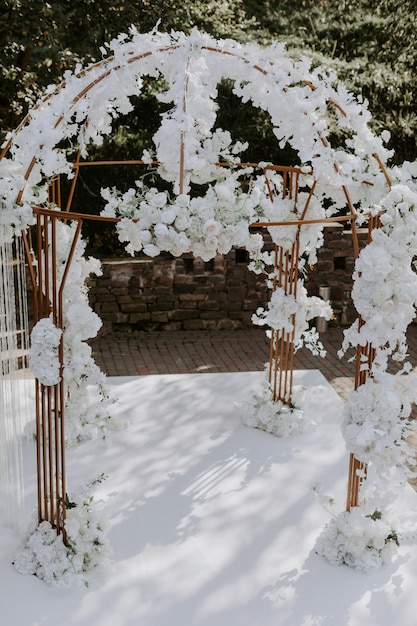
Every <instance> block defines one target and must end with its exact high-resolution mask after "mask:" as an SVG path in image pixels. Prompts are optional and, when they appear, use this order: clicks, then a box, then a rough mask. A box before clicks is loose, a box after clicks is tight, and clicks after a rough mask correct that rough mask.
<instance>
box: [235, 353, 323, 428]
mask: <svg viewBox="0 0 417 626" xmlns="http://www.w3.org/2000/svg"><path fill="white" fill-rule="evenodd" d="M268 365H269V364H268ZM266 378H267V380H266V383H265V385H264V387H263V388H262V389H261V390H260V392H258V393H254V394H253V396H252V398H251V401H250V402H248V403H247V404H245V405H243V406H242V410H243V418H242V421H243V423H244V424H245V425H246V426H250V427H251V428H258V429H259V430H264V431H266V432H267V433H271V434H272V435H275V436H276V437H291V436H293V435H298V434H300V433H302V432H304V431H305V430H307V429H308V428H309V427H310V426H311V423H310V422H309V420H307V419H306V418H305V414H304V401H305V391H306V390H305V388H304V387H301V386H296V387H294V388H293V390H292V396H291V402H289V403H287V402H282V401H281V400H276V399H274V393H273V389H272V387H271V384H270V383H269V382H268V377H266Z"/></svg>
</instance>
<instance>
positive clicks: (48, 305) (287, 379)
mask: <svg viewBox="0 0 417 626" xmlns="http://www.w3.org/2000/svg"><path fill="white" fill-rule="evenodd" d="M182 48H183V49H184V50H182ZM196 50H197V52H199V53H200V54H204V55H205V56H204V58H205V60H206V61H207V63H208V62H209V61H208V57H209V56H210V55H211V56H212V57H215V63H219V62H221V61H222V59H226V58H227V59H228V60H230V59H232V60H233V61H234V62H235V63H236V64H238V65H243V66H245V67H246V68H247V72H248V81H250V76H251V75H252V74H254V73H255V74H257V75H259V74H260V75H261V76H262V77H263V78H264V79H265V81H266V83H267V84H268V88H269V89H270V90H271V91H273V90H274V89H276V90H277V93H279V94H280V97H285V94H286V93H290V92H291V89H292V87H291V86H285V85H283V84H277V78H276V74H274V72H273V67H272V65H273V64H272V62H270V63H269V64H268V63H266V64H265V66H261V65H260V64H259V63H257V62H254V63H252V62H251V60H250V57H248V56H247V55H244V54H242V53H241V52H239V51H238V50H237V49H227V48H226V47H225V45H223V44H222V45H221V46H220V45H210V44H205V43H204V42H203V43H200V44H199V46H196V45H195V43H193V42H191V44H189V43H188V42H187V43H186V44H184V43H181V42H180V43H173V44H172V45H160V46H158V45H156V46H153V48H152V49H149V50H146V49H143V50H141V51H139V52H135V51H134V49H131V50H130V49H127V51H126V54H124V55H118V56H114V57H110V58H108V59H105V60H103V61H101V62H100V63H97V64H94V65H92V66H90V67H89V68H87V69H85V70H82V71H81V72H79V73H78V74H77V75H76V76H75V78H76V79H77V80H78V81H79V87H80V88H79V91H78V92H77V93H76V95H73V96H72V97H71V99H70V100H68V101H65V97H66V88H67V85H66V83H63V84H62V85H60V86H58V87H57V88H56V89H54V90H52V91H51V92H50V93H49V94H48V95H46V96H45V98H43V100H41V102H40V103H39V104H38V106H37V108H36V110H35V111H34V112H32V113H30V114H29V115H28V116H27V117H26V118H25V120H23V122H22V123H21V125H20V126H19V127H18V128H17V129H16V131H15V133H14V134H13V135H12V136H11V137H10V138H9V140H8V141H7V143H6V145H5V146H4V149H3V151H2V153H1V155H0V162H1V160H2V159H6V158H7V155H8V154H12V155H15V154H16V152H18V148H19V145H20V144H21V143H22V142H23V139H24V138H26V137H28V136H30V133H31V132H32V129H33V132H34V133H37V134H38V137H37V139H36V141H37V142H38V144H37V145H38V148H39V151H38V152H36V150H35V151H34V152H33V153H32V154H26V155H25V157H24V158H23V159H22V181H23V182H22V184H21V185H20V188H19V190H18V193H17V195H16V204H17V205H19V204H21V203H22V202H23V200H24V193H25V188H26V187H27V186H28V185H30V184H31V181H32V178H33V177H35V179H36V180H37V179H38V178H39V176H41V177H42V176H43V177H44V179H45V181H46V182H47V183H48V184H49V189H50V200H51V201H53V202H54V203H56V204H57V205H58V207H60V209H61V210H55V209H51V208H47V207H42V206H33V211H34V213H35V215H36V234H35V239H36V265H35V264H34V263H33V255H32V251H31V243H30V241H29V239H28V236H27V233H24V234H23V237H24V241H25V246H26V252H27V257H28V260H29V264H30V274H31V279H32V282H33V286H34V312H35V322H36V321H38V320H39V319H41V318H43V317H49V316H50V315H52V319H53V322H54V324H55V325H56V326H57V327H58V328H61V329H62V327H63V311H62V307H63V292H64V289H65V281H66V277H67V274H68V271H69V267H70V264H71V261H72V254H73V251H74V250H75V246H76V244H77V239H78V237H79V235H80V232H81V226H82V223H83V221H84V220H87V219H101V220H102V219H108V220H109V219H110V221H117V219H113V220H112V219H111V218H100V217H94V216H90V215H84V214H81V213H74V212H73V211H71V203H72V198H73V194H74V189H75V185H76V182H77V178H78V173H79V171H80V168H81V167H85V166H88V165H93V163H91V162H87V161H82V160H81V158H80V153H78V156H77V158H76V160H75V162H74V163H73V164H71V165H70V166H69V168H70V171H72V173H73V174H74V177H73V182H72V185H71V187H70V192H69V196H68V199H67V202H66V204H65V206H62V197H61V190H60V181H59V176H60V172H61V171H62V170H63V171H66V172H68V166H67V165H66V166H65V167H63V168H62V167H61V166H60V167H59V168H57V171H53V169H52V174H51V172H50V171H49V170H48V172H47V173H45V172H44V170H45V161H46V156H47V155H50V153H51V152H53V151H54V150H55V149H56V148H55V147H56V145H57V143H58V141H57V139H58V138H62V137H63V136H64V137H68V136H69V133H70V131H69V130H68V128H70V127H71V124H72V126H74V119H76V118H77V116H79V117H80V118H81V119H82V124H81V123H80V126H82V128H81V131H80V133H79V135H78V141H80V143H81V142H83V141H84V139H85V137H86V136H87V137H88V128H89V115H88V107H94V103H95V102H99V100H97V96H95V95H94V92H96V91H98V92H99V91H100V89H101V88H103V89H104V87H105V84H106V82H107V81H111V80H113V79H114V78H115V77H117V75H118V74H121V75H122V76H123V77H124V78H125V77H126V75H127V73H128V72H129V71H131V68H133V67H134V66H137V67H138V68H140V66H141V64H144V66H145V67H144V70H143V71H144V72H146V71H150V70H149V68H148V67H147V65H146V64H147V63H148V61H149V60H150V59H152V63H153V66H152V67H154V66H158V63H161V59H164V60H165V61H167V60H169V58H170V56H171V57H172V55H174V54H176V53H177V52H178V51H179V52H184V54H183V57H184V59H185V67H184V69H183V72H184V81H183V92H182V96H181V98H180V100H179V101H177V102H176V107H177V109H176V110H177V113H178V115H179V116H181V115H182V119H183V120H186V119H188V117H189V115H190V113H189V106H188V103H189V101H190V99H191V98H192V96H193V94H192V85H191V82H190V76H191V72H192V63H193V59H194V56H193V55H194V54H196ZM210 63H211V61H210ZM138 74H139V69H138ZM90 77H91V79H90ZM302 87H303V88H305V89H307V90H309V91H310V92H311V93H314V91H315V90H316V89H317V85H314V84H313V83H312V82H311V81H310V80H305V81H303V85H302ZM126 88H127V87H126ZM129 93H130V92H129ZM283 94H284V95H283ZM93 95H94V97H93ZM94 98H96V99H94ZM55 101H59V102H60V104H59V107H58V108H57V109H55V110H54V107H53V104H54V102H55ZM83 102H84V105H83V106H84V108H85V109H87V114H85V111H84V114H82V113H80V111H82V110H83V109H82V106H81V105H82V104H83ZM300 106H302V105H300ZM327 106H330V107H332V108H333V109H334V110H336V111H337V114H338V115H340V116H341V117H342V118H343V117H346V113H345V111H344V110H343V108H342V107H341V106H340V105H339V104H338V103H337V102H335V101H334V100H333V99H331V98H327ZM52 111H53V113H52ZM43 114H44V117H45V119H43V122H42V125H41V126H40V125H39V120H41V119H42V118H43ZM187 123H188V122H187ZM195 123H197V122H195ZM314 125H315V122H314V121H313V120H311V126H312V127H315V126H314ZM185 128H186V123H185V121H184V126H183V127H182V130H181V132H180V135H179V137H178V144H177V148H178V154H177V155H175V156H173V162H174V163H176V164H177V165H178V170H177V188H178V193H179V194H182V193H184V189H185V187H186V186H187V184H188V183H189V181H190V179H191V180H192V172H190V171H189V170H188V169H187V167H188V166H187V163H188V155H187V150H188V144H187V132H186V130H185ZM40 129H41V130H40ZM293 130H294V136H295V135H297V133H298V132H299V131H298V130H297V129H293ZM48 132H49V133H50V136H52V140H51V139H50V138H48ZM315 132H316V136H317V142H318V144H320V146H321V149H322V150H323V151H324V153H325V154H326V155H327V156H329V155H330V157H331V161H330V162H331V168H332V170H333V172H332V175H335V176H339V177H340V179H341V182H340V189H341V190H342V192H343V194H344V197H345V202H346V208H347V211H346V215H345V217H330V218H326V219H325V220H309V215H308V208H309V200H310V198H311V195H312V194H313V192H314V187H315V185H316V183H317V180H318V178H317V177H316V178H314V182H313V184H312V186H311V188H310V195H309V198H308V200H307V202H306V204H305V206H303V207H301V208H300V207H298V206H297V205H298V189H299V177H300V173H301V170H300V168H298V167H280V166H278V165H277V166H268V167H270V169H274V171H275V172H278V173H279V174H280V175H281V177H282V180H283V184H282V191H281V193H282V194H283V197H288V198H290V199H291V200H293V202H294V220H292V221H286V222H273V223H272V222H262V223H261V222H259V223H256V224H255V226H256V227H257V228H268V227H271V226H296V227H297V231H298V235H297V237H296V240H295V242H294V245H293V246H292V248H291V249H290V250H287V249H284V248H282V247H281V246H279V245H277V246H276V247H275V278H274V286H273V288H274V289H276V288H278V287H280V288H283V289H284V290H285V293H286V294H291V295H294V296H296V295H297V282H298V262H299V234H300V231H301V229H302V228H303V226H305V225H308V224H311V223H322V222H329V221H338V222H340V221H343V220H345V221H350V223H351V226H352V235H353V243H354V249H355V254H356V255H358V253H359V247H358V241H357V236H356V226H355V208H354V202H353V201H352V200H351V196H350V193H349V190H348V186H347V185H346V184H345V183H344V182H343V176H342V174H341V172H340V171H339V166H338V164H337V162H336V160H335V159H333V158H332V150H331V146H330V144H329V142H328V139H327V138H326V136H325V133H324V132H323V130H322V129H320V128H317V130H316V131H315ZM297 136H298V135H297ZM297 141H298V139H294V142H295V143H296V142H297ZM300 141H301V139H300ZM297 147H298V146H297ZM313 149H314V147H313ZM374 157H375V161H376V162H377V166H378V167H379V168H380V169H381V171H382V172H383V173H384V175H385V176H386V174H385V170H384V166H383V163H382V161H381V159H380V158H379V157H378V155H377V154H376V153H375V154H374ZM313 158H314V155H313ZM317 159H319V157H318V156H317ZM114 163H115V162H113V164H114ZM119 163H120V162H119ZM129 163H131V164H133V165H136V164H138V165H139V164H140V163H142V161H140V160H138V161H130V162H129ZM108 164H110V163H108ZM386 178H387V182H389V181H388V177H387V176H386ZM274 193H275V192H274V190H272V189H270V194H271V197H273V194H274ZM58 220H64V221H68V220H72V221H75V222H76V224H77V226H76V228H75V231H74V239H73V242H72V245H71V251H70V254H69V256H68V259H67V262H66V268H65V270H64V272H63V275H62V278H61V279H60V280H59V281H58V280H57V268H56V251H57V247H58V246H59V241H58V240H57V235H56V224H57V221H58ZM376 226H377V223H376V221H375V220H371V221H370V233H371V230H372V228H374V227H376ZM370 236H371V234H370ZM293 354H294V335H293V333H288V332H286V331H273V332H272V338H271V343H270V361H269V380H270V383H271V387H272V389H273V395H274V399H275V400H282V401H283V402H289V401H290V399H291V393H292V374H293ZM364 357H365V358H366V359H368V361H369V362H370V363H371V362H372V358H373V356H372V350H370V349H369V348H368V347H366V346H365V347H364V348H363V349H361V350H360V351H358V355H357V368H356V379H355V387H357V386H359V385H360V384H363V383H364V382H365V379H366V375H367V373H366V372H365V371H364V370H363V369H362V368H361V367H360V366H361V363H362V361H363V358H364ZM60 363H61V368H62V366H63V353H62V347H61V351H60ZM65 398H66V389H65V384H64V382H63V378H62V377H61V381H60V382H59V383H58V384H57V385H54V386H52V387H51V386H48V387H46V386H44V385H42V384H41V383H40V382H39V381H36V432H37V459H38V460H37V463H38V518H39V521H42V520H48V521H50V522H51V524H52V525H54V526H55V527H56V529H57V532H58V533H60V532H64V521H65V510H66V474H65V441H64V439H65V436H64V435H65ZM358 469H360V464H359V463H358V461H357V460H356V459H355V458H354V457H353V455H351V459H350V469H349V484H348V497H347V508H348V509H349V508H350V507H351V506H355V505H356V504H357V497H358V488H359V482H360V478H359V477H358V473H357V470H358Z"/></svg>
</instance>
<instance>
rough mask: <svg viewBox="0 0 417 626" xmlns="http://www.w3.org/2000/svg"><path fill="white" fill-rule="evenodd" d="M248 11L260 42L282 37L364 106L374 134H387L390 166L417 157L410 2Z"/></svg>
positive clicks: (414, 8) (296, 2) (298, 1)
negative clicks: (332, 73)
mask: <svg viewBox="0 0 417 626" xmlns="http://www.w3.org/2000/svg"><path fill="white" fill-rule="evenodd" d="M247 7H248V14H250V15H252V16H254V17H255V18H257V19H258V20H259V21H260V22H261V23H262V25H263V28H264V30H263V32H262V34H261V36H262V38H263V39H264V40H265V41H268V40H269V39H270V38H277V39H283V40H285V41H286V42H287V46H288V47H289V49H291V50H294V52H295V53H301V54H308V55H310V56H312V57H313V58H314V60H315V62H316V63H320V64H321V65H324V66H325V67H328V68H331V69H334V70H336V72H337V74H338V76H339V79H340V80H341V81H343V83H344V84H345V85H346V86H347V87H348V89H350V90H351V91H353V92H354V93H356V94H362V95H363V97H364V98H366V99H367V100H368V101H369V108H370V111H371V113H372V115H373V122H372V123H373V126H374V130H376V131H379V130H382V129H383V128H387V129H388V130H390V131H391V134H392V141H391V144H392V147H393V148H394V149H395V151H396V160H397V161H399V162H402V161H403V160H404V159H408V160H414V159H416V158H417V147H416V140H415V135H416V129H417V116H416V105H415V103H416V98H417V73H416V68H417V45H416V44H417V32H416V23H417V3H416V1H415V0H403V1H402V2H397V1H396V0H339V1H338V2H333V1H332V0H292V2H279V1H278V0H248V3H247Z"/></svg>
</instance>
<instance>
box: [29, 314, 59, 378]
mask: <svg viewBox="0 0 417 626" xmlns="http://www.w3.org/2000/svg"><path fill="white" fill-rule="evenodd" d="M61 337H62V330H61V329H60V328H57V327H56V326H55V325H54V323H53V322H52V319H51V318H49V317H44V318H42V319H40V320H39V322H37V323H36V324H35V326H34V327H33V330H32V333H31V346H30V349H29V367H30V368H31V370H32V372H33V375H34V376H35V377H36V378H37V379H38V380H39V382H40V383H42V384H43V385H46V386H52V385H57V384H58V383H59V381H60V380H61V376H60V361H59V346H60V343H61Z"/></svg>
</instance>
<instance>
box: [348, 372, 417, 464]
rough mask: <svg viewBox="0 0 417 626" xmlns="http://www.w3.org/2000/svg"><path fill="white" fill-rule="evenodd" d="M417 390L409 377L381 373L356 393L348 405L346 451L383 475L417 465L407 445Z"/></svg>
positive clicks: (350, 398) (350, 397)
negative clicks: (413, 402) (395, 469)
mask: <svg viewBox="0 0 417 626" xmlns="http://www.w3.org/2000/svg"><path fill="white" fill-rule="evenodd" d="M414 387H415V382H414V380H413V379H412V378H410V376H407V375H402V376H400V375H398V376H393V375H392V374H389V373H387V372H380V373H378V374H377V375H376V376H375V377H374V378H368V380H367V381H366V383H365V384H363V385H360V386H359V387H358V388H357V389H356V390H355V391H353V392H352V393H351V394H350V396H349V399H348V402H347V404H346V405H345V408H344V419H343V425H342V432H343V436H344V438H345V442H346V447H347V449H348V450H349V452H352V453H353V454H354V455H355V457H356V458H357V459H358V460H360V461H362V462H363V463H372V464H373V465H375V466H377V468H378V473H379V474H380V475H381V476H384V475H387V474H388V475H389V472H390V471H391V470H392V468H393V467H397V468H401V469H402V470H403V471H404V472H405V473H407V472H408V471H409V470H407V464H408V465H412V464H413V462H414V454H413V451H412V450H411V449H410V447H409V445H408V444H407V438H408V437H409V435H410V434H411V432H412V419H411V418H410V413H411V403H412V401H413V399H414V397H415V389H414Z"/></svg>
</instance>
